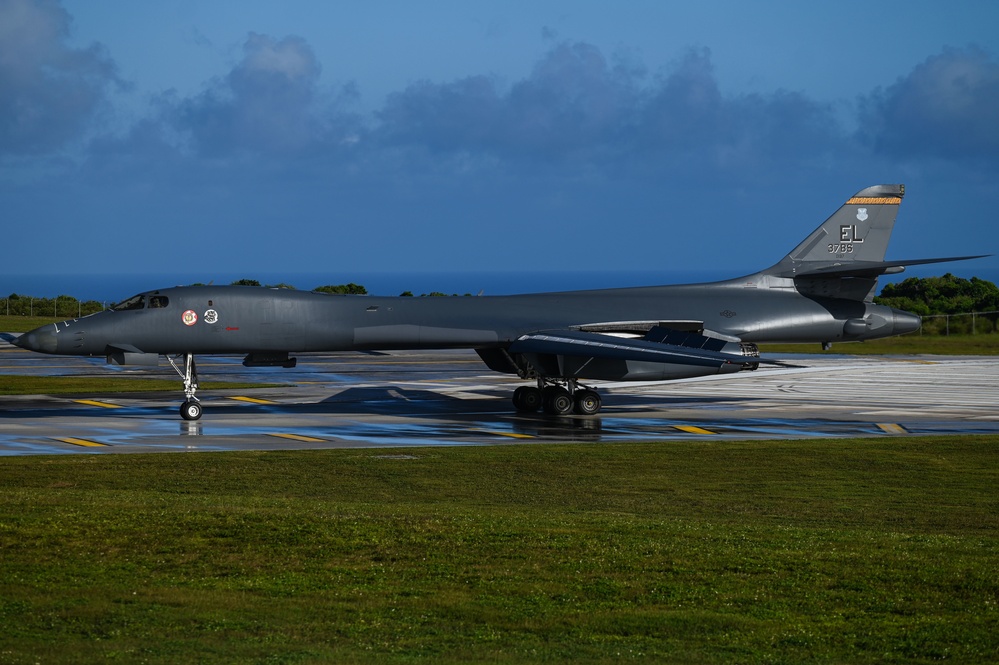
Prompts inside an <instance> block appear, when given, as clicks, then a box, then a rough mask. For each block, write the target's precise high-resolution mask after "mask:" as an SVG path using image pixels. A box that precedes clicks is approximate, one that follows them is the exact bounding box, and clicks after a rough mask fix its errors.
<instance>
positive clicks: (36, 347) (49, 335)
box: [13, 326, 59, 353]
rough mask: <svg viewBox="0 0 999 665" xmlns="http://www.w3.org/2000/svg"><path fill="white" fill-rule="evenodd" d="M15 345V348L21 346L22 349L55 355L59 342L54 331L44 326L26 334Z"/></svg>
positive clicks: (15, 341)
mask: <svg viewBox="0 0 999 665" xmlns="http://www.w3.org/2000/svg"><path fill="white" fill-rule="evenodd" d="M13 344H14V346H19V347H21V348H22V349H28V350H29V351H38V352H39V353H55V352H56V348H57V347H58V345H59V340H58V338H56V334H55V331H54V330H52V329H51V328H50V327H48V326H43V327H41V328H35V329H34V330H32V331H30V332H26V333H24V334H23V335H21V336H20V337H18V338H17V339H15V340H14V342H13Z"/></svg>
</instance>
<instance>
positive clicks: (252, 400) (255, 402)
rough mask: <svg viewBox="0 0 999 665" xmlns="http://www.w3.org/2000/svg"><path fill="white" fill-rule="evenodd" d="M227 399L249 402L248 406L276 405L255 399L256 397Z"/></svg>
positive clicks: (265, 400)
mask: <svg viewBox="0 0 999 665" xmlns="http://www.w3.org/2000/svg"><path fill="white" fill-rule="evenodd" d="M229 399H234V400H236V401H237V402H249V403H250V404H277V402H272V401H271V400H269V399H257V398H256V397H230V398H229Z"/></svg>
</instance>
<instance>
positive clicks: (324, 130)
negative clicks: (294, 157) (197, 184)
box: [172, 34, 352, 157]
mask: <svg viewBox="0 0 999 665" xmlns="http://www.w3.org/2000/svg"><path fill="white" fill-rule="evenodd" d="M321 71H322V67H321V66H320V64H319V62H318V60H317V59H316V56H315V54H314V53H313V51H312V49H311V48H310V47H309V45H308V44H307V43H306V42H305V40H303V39H302V38H300V37H285V38H284V39H282V40H280V41H278V40H275V39H274V38H272V37H269V36H266V35H259V34H250V36H249V37H248V38H247V40H246V42H245V43H244V45H243V59H242V60H241V61H240V62H239V63H238V64H237V65H236V66H235V67H234V68H233V69H232V71H230V72H229V74H228V75H226V76H225V77H223V78H220V79H216V80H214V81H212V82H211V83H210V85H209V86H208V88H207V89H206V90H205V91H204V92H202V93H201V94H199V95H197V96H196V97H193V98H190V99H187V100H182V101H180V102H179V103H178V104H177V106H176V108H175V109H174V113H173V118H172V121H173V123H174V124H175V126H176V128H177V129H178V130H181V131H184V132H187V133H188V134H189V136H190V137H191V139H192V145H193V147H194V149H195V151H196V152H198V153H200V154H204V155H206V156H212V157H215V156H228V155H233V154H238V153H251V154H272V155H278V154H295V153H302V152H305V151H310V150H313V149H317V148H320V147H329V141H330V140H331V136H332V135H333V134H334V133H335V130H338V131H340V132H341V134H342V133H344V127H343V125H344V124H345V123H344V122H343V121H344V119H345V118H346V117H347V116H345V115H343V114H342V113H341V112H339V111H338V110H337V105H338V104H339V103H341V102H342V101H343V100H344V99H346V98H349V97H350V96H351V95H352V90H351V88H350V87H349V86H348V87H345V88H344V89H342V90H341V91H340V93H339V95H340V96H339V97H338V98H334V97H330V96H328V95H326V94H325V93H324V92H323V91H322V90H321V89H320V87H319V77H320V74H321Z"/></svg>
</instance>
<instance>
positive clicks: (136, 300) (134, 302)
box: [111, 294, 146, 312]
mask: <svg viewBox="0 0 999 665" xmlns="http://www.w3.org/2000/svg"><path fill="white" fill-rule="evenodd" d="M145 306H146V296H144V295H141V294H140V295H137V296H132V297H131V298H129V299H128V300H122V301H121V302H120V303H118V304H117V305H111V310H112V311H115V312H124V311H127V310H130V309H142V308H143V307H145Z"/></svg>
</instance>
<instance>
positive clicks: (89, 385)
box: [0, 374, 279, 395]
mask: <svg viewBox="0 0 999 665" xmlns="http://www.w3.org/2000/svg"><path fill="white" fill-rule="evenodd" d="M178 381H179V379H172V380H171V379H146V378H142V377H141V376H106V377H105V376H21V375H17V374H0V395H75V394H88V395H96V394H101V393H134V392H155V391H176V390H177V383H178ZM276 385H279V384H273V383H245V382H237V381H232V382H226V381H206V382H205V383H202V384H200V386H199V389H200V390H246V389H248V388H270V387H274V386H276Z"/></svg>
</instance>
